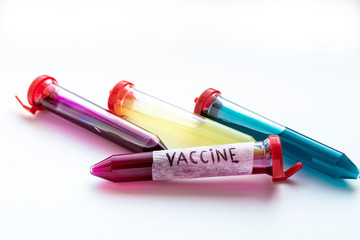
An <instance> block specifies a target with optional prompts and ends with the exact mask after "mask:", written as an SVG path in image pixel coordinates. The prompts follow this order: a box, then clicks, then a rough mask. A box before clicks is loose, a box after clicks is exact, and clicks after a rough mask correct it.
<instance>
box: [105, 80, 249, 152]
mask: <svg viewBox="0 0 360 240" xmlns="http://www.w3.org/2000/svg"><path fill="white" fill-rule="evenodd" d="M108 107H109V110H110V111H112V112H114V113H115V114H117V115H119V116H121V117H123V118H124V119H126V120H128V121H130V122H132V123H134V124H136V125H138V126H141V127H143V128H145V129H146V130H148V131H150V132H153V133H156V134H157V135H158V136H159V137H160V138H161V140H162V141H163V142H164V143H165V145H166V146H167V147H168V148H169V149H171V148H186V147H198V146H210V145H220V144H228V143H237V142H254V141H255V140H254V139H253V138H252V137H251V136H249V135H246V134H244V133H241V132H239V131H236V130H234V129H231V128H229V127H226V126H224V125H222V124H219V123H217V122H215V121H212V120H209V119H207V118H204V117H202V116H199V115H196V114H193V113H191V112H188V111H185V110H183V109H181V108H178V107H176V106H173V105H171V104H169V103H166V102H164V101H161V100H159V99H157V98H155V97H152V96H150V95H148V94H146V93H143V92H141V91H139V90H137V89H135V87H134V85H133V84H132V83H130V82H127V81H120V82H119V83H117V84H116V85H115V86H114V88H113V89H112V90H111V91H110V96H109V100H108Z"/></svg>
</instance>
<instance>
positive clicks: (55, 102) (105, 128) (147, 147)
mask: <svg viewBox="0 0 360 240" xmlns="http://www.w3.org/2000/svg"><path fill="white" fill-rule="evenodd" d="M60 94H61V95H60ZM37 104H38V105H39V106H41V108H44V109H46V110H49V111H51V112H53V113H54V114H56V115H58V116H60V117H62V118H65V119H67V120H69V121H71V122H73V123H75V124H76V125H79V126H81V127H83V128H85V129H87V130H89V131H91V132H93V133H95V134H96V135H99V136H101V137H104V138H106V139H108V140H110V141H112V142H114V143H116V144H118V145H120V146H123V147H126V148H128V149H130V150H132V151H134V152H147V151H154V150H163V149H166V147H165V145H164V144H163V143H162V142H161V141H160V140H159V138H158V137H157V136H156V135H154V134H152V133H150V132H148V131H146V130H144V129H142V128H140V127H138V126H136V125H134V124H132V123H130V122H128V121H126V120H125V119H122V118H120V117H118V116H116V115H114V114H112V113H110V112H108V111H107V110H105V109H103V108H101V107H99V106H97V105H95V104H93V103H91V102H89V101H87V100H85V99H83V98H81V97H79V96H77V95H76V94H73V93H71V92H69V91H67V90H65V89H63V88H61V87H58V86H56V91H54V90H53V91H51V93H49V94H47V95H46V96H43V97H42V98H40V99H39V102H38V103H37Z"/></svg>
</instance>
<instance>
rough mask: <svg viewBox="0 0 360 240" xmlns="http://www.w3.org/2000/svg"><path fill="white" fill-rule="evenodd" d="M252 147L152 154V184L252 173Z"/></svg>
mask: <svg viewBox="0 0 360 240" xmlns="http://www.w3.org/2000/svg"><path fill="white" fill-rule="evenodd" d="M253 158H254V143H253V142H250V143H235V144H227V145H217V146H206V147H195V148H185V149H173V150H166V151H155V152H153V165H152V177H153V180H166V179H183V178H198V177H215V176H234V175H249V174H251V173H252V168H253Z"/></svg>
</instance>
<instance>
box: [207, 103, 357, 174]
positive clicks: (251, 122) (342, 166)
mask: <svg viewBox="0 0 360 240" xmlns="http://www.w3.org/2000/svg"><path fill="white" fill-rule="evenodd" d="M201 115H203V116H205V117H208V118H210V119H212V120H214V121H217V122H219V123H222V124H224V125H226V126H228V127H231V128H234V129H236V130H239V131H241V132H243V133H246V134H248V135H250V136H253V137H254V138H255V140H256V141H262V140H264V139H265V138H267V137H268V135H279V137H280V139H281V144H282V151H283V155H284V156H285V157H286V158H287V159H291V160H293V161H296V162H302V163H303V164H305V165H307V166H309V167H311V168H313V169H316V170H318V171H320V172H322V173H324V174H326V175H329V176H331V177H333V178H349V179H357V178H358V177H359V169H358V168H357V167H356V166H355V164H354V163H353V162H351V160H350V159H349V158H348V157H347V156H346V155H345V154H344V153H342V152H339V151H337V150H335V149H333V148H331V147H328V146H326V145H324V144H322V143H320V142H317V141H315V140H313V139H311V138H309V137H306V136H304V135H302V134H300V133H298V132H296V131H294V130H291V129H289V128H286V127H283V126H282V125H280V124H278V123H275V122H273V121H271V120H269V119H267V118H264V117H262V116H260V115H258V114H256V113H254V112H251V111H249V110H247V109H245V108H242V107H240V106H239V105H236V104H234V103H232V102H229V101H227V100H225V99H223V98H221V97H218V98H216V99H215V100H214V102H213V103H212V105H211V106H210V107H209V108H208V109H205V110H203V111H202V113H201Z"/></svg>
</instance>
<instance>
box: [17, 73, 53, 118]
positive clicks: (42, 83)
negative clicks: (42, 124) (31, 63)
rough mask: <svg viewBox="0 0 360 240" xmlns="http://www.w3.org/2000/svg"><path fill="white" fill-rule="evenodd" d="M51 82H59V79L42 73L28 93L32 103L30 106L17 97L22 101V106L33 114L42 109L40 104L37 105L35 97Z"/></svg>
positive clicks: (31, 85) (29, 100)
mask: <svg viewBox="0 0 360 240" xmlns="http://www.w3.org/2000/svg"><path fill="white" fill-rule="evenodd" d="M49 84H57V81H56V79H55V78H53V77H50V76H48V75H41V76H39V77H37V78H36V79H35V80H34V81H33V82H32V83H31V84H30V87H29V90H28V93H27V99H28V102H29V104H30V107H29V106H26V105H25V104H23V103H22V102H21V101H20V99H19V98H18V97H17V96H15V97H16V99H17V100H18V101H19V102H20V104H21V106H23V108H25V109H26V110H28V111H29V112H31V113H32V114H35V113H36V112H37V111H42V110H43V109H41V108H40V107H39V106H37V105H36V103H35V99H36V98H37V97H39V96H40V94H41V93H42V91H43V90H44V88H46V87H47V86H48V85H49Z"/></svg>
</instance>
